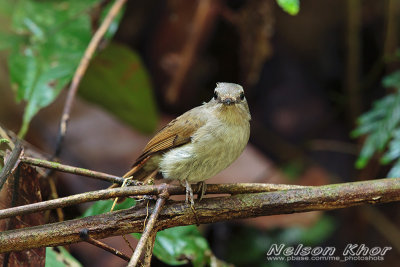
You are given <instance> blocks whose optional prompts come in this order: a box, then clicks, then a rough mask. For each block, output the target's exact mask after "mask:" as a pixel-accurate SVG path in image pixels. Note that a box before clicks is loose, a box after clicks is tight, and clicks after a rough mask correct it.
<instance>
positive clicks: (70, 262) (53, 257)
mask: <svg viewBox="0 0 400 267" xmlns="http://www.w3.org/2000/svg"><path fill="white" fill-rule="evenodd" d="M45 266H46V267H69V266H73V267H79V266H82V264H81V263H80V262H79V261H77V260H76V259H75V258H74V257H73V256H72V255H71V254H69V252H68V251H67V250H66V249H65V248H63V247H56V248H50V247H48V248H46V264H45Z"/></svg>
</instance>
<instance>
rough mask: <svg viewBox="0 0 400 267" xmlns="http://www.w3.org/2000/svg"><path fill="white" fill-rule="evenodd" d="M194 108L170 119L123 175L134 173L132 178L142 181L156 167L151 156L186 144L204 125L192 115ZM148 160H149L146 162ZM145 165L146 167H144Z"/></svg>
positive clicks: (202, 121) (201, 120)
mask: <svg viewBox="0 0 400 267" xmlns="http://www.w3.org/2000/svg"><path fill="white" fill-rule="evenodd" d="M195 111H196V108H194V109H192V110H189V111H188V112H186V113H184V114H182V115H181V116H179V117H177V118H176V119H174V120H172V121H171V122H170V123H168V124H167V125H166V126H164V127H163V128H162V129H161V130H159V131H158V132H157V133H156V135H155V136H154V137H153V138H152V139H151V140H150V141H149V142H148V143H147V145H146V147H145V148H144V149H143V152H142V154H141V155H140V156H139V157H138V158H137V159H136V161H135V163H134V164H133V165H132V169H130V170H129V171H128V172H127V173H126V174H125V175H124V176H123V177H124V178H126V177H129V176H132V175H134V177H133V178H134V179H135V180H138V181H142V180H143V179H145V178H146V177H147V176H149V175H150V174H151V173H152V172H153V171H154V170H155V169H157V168H156V167H155V166H154V165H155V164H154V163H153V162H151V158H152V157H154V156H158V155H161V154H162V153H164V152H166V151H168V150H170V149H172V148H175V147H178V146H181V145H184V144H187V143H189V142H190V141H191V137H192V135H193V134H194V132H195V131H196V130H197V129H198V128H199V127H201V126H203V125H204V123H205V121H204V120H203V119H201V118H200V117H194V116H193V115H194V114H193V113H196V112H195ZM149 160H150V162H148V161H149ZM146 167H147V168H146Z"/></svg>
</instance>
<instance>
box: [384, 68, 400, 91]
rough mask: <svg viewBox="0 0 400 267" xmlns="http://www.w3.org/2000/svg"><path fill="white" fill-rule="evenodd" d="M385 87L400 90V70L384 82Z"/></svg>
mask: <svg viewBox="0 0 400 267" xmlns="http://www.w3.org/2000/svg"><path fill="white" fill-rule="evenodd" d="M382 85H383V86H384V87H394V88H400V70H398V71H395V72H392V73H391V74H389V75H387V76H386V77H385V78H383V80H382Z"/></svg>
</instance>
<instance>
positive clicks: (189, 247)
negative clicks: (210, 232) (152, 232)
mask: <svg viewBox="0 0 400 267" xmlns="http://www.w3.org/2000/svg"><path fill="white" fill-rule="evenodd" d="M132 235H133V236H134V237H136V238H140V234H132ZM153 253H154V255H155V256H156V257H157V258H158V259H160V260H161V261H163V262H164V263H166V264H169V265H183V264H187V263H189V262H191V263H192V264H193V266H196V267H198V266H205V265H206V264H207V263H208V262H209V260H210V255H211V252H210V248H209V246H208V242H207V240H206V239H205V238H204V237H203V236H202V235H201V233H200V232H199V230H198V229H197V227H196V226H194V225H188V226H178V227H173V228H169V229H166V230H163V231H160V232H158V233H157V236H156V241H155V243H154V249H153Z"/></svg>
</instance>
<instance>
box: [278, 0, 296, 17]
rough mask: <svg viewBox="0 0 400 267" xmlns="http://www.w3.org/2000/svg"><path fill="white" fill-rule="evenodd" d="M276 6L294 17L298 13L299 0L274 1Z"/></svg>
mask: <svg viewBox="0 0 400 267" xmlns="http://www.w3.org/2000/svg"><path fill="white" fill-rule="evenodd" d="M276 2H277V3H278V5H279V6H280V7H281V8H282V9H283V10H284V11H285V12H287V13H288V14H290V15H292V16H294V15H297V13H299V10H300V1H299V0H276Z"/></svg>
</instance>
